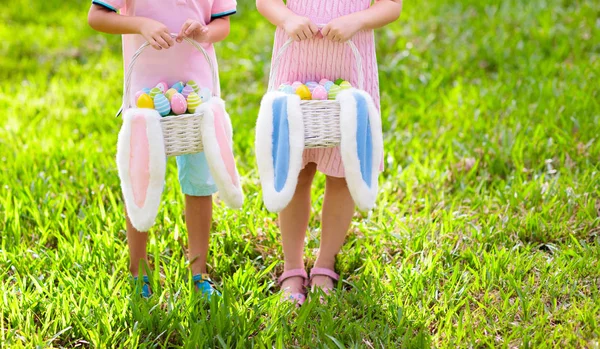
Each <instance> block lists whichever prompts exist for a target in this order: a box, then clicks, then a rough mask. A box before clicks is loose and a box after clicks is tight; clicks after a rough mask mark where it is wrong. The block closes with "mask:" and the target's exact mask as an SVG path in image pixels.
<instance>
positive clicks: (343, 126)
mask: <svg viewBox="0 0 600 349" xmlns="http://www.w3.org/2000/svg"><path fill="white" fill-rule="evenodd" d="M337 100H338V101H339V102H340V108H341V109H340V130H341V136H342V139H341V143H340V150H341V154H342V160H343V162H344V171H345V173H346V182H347V183H348V189H349V190H350V194H352V198H353V199H354V202H355V203H356V206H357V207H358V208H359V209H360V210H363V211H366V210H370V209H372V208H373V206H375V199H376V198H377V177H378V175H379V165H380V164H381V161H382V158H383V135H382V131H381V116H380V114H379V112H378V111H377V108H375V104H374V103H373V99H372V98H371V96H370V95H369V94H367V93H365V92H363V91H360V90H357V89H349V90H346V91H343V92H341V93H340V94H339V95H338V97H337Z"/></svg>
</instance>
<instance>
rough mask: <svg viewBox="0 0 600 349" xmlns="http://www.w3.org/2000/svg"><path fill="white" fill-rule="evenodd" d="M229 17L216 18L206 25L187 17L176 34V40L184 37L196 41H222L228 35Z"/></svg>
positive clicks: (178, 40) (179, 40)
mask: <svg viewBox="0 0 600 349" xmlns="http://www.w3.org/2000/svg"><path fill="white" fill-rule="evenodd" d="M229 28H230V27H229V17H221V18H216V19H213V20H212V21H210V23H209V24H208V25H207V26H203V25H202V24H201V23H200V22H198V21H195V20H193V19H188V20H187V21H186V22H185V23H183V26H182V27H181V30H180V31H179V35H177V39H176V40H177V42H182V41H183V38H184V37H188V38H191V39H194V40H195V41H198V42H206V43H211V44H213V43H215V42H219V41H223V40H225V39H226V38H227V36H228V35H229Z"/></svg>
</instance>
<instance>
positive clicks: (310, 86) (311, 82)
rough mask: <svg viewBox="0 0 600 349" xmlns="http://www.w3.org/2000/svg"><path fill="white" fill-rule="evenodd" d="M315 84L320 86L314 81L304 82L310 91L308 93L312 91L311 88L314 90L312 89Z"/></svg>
mask: <svg viewBox="0 0 600 349" xmlns="http://www.w3.org/2000/svg"><path fill="white" fill-rule="evenodd" d="M317 86H320V85H319V84H317V83H316V82H314V81H309V82H307V83H306V87H308V90H309V91H310V93H312V92H313V90H314V89H315V88H316V87H317Z"/></svg>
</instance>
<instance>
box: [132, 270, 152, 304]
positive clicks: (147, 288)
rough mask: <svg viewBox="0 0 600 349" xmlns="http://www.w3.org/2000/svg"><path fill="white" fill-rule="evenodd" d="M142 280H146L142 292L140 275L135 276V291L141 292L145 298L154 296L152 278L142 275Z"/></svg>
mask: <svg viewBox="0 0 600 349" xmlns="http://www.w3.org/2000/svg"><path fill="white" fill-rule="evenodd" d="M142 280H143V281H144V284H143V285H142V290H141V292H140V290H139V288H138V277H137V276H136V277H134V278H133V283H134V285H135V292H136V293H139V294H140V295H141V296H142V297H144V298H150V296H152V292H151V291H150V280H149V279H148V276H147V275H144V276H143V277H142Z"/></svg>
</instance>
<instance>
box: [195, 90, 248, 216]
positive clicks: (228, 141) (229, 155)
mask: <svg viewBox="0 0 600 349" xmlns="http://www.w3.org/2000/svg"><path fill="white" fill-rule="evenodd" d="M200 109H201V110H202V111H203V112H204V117H203V118H202V127H201V132H202V143H203V145H204V153H205V155H206V160H207V162H208V164H209V168H210V172H211V175H212V177H213V178H214V180H215V183H216V184H217V187H218V188H219V194H220V196H221V198H222V199H223V201H224V202H225V203H226V204H227V206H229V207H231V208H241V207H242V205H243V204H244V194H243V193H242V188H241V185H240V175H239V174H238V170H237V167H236V165H235V159H234V157H233V147H232V146H233V139H232V129H231V120H230V119H229V115H228V114H227V112H226V111H225V103H224V102H223V100H222V99H220V98H218V97H213V98H211V100H210V101H209V102H207V103H203V104H201V105H200Z"/></svg>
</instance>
